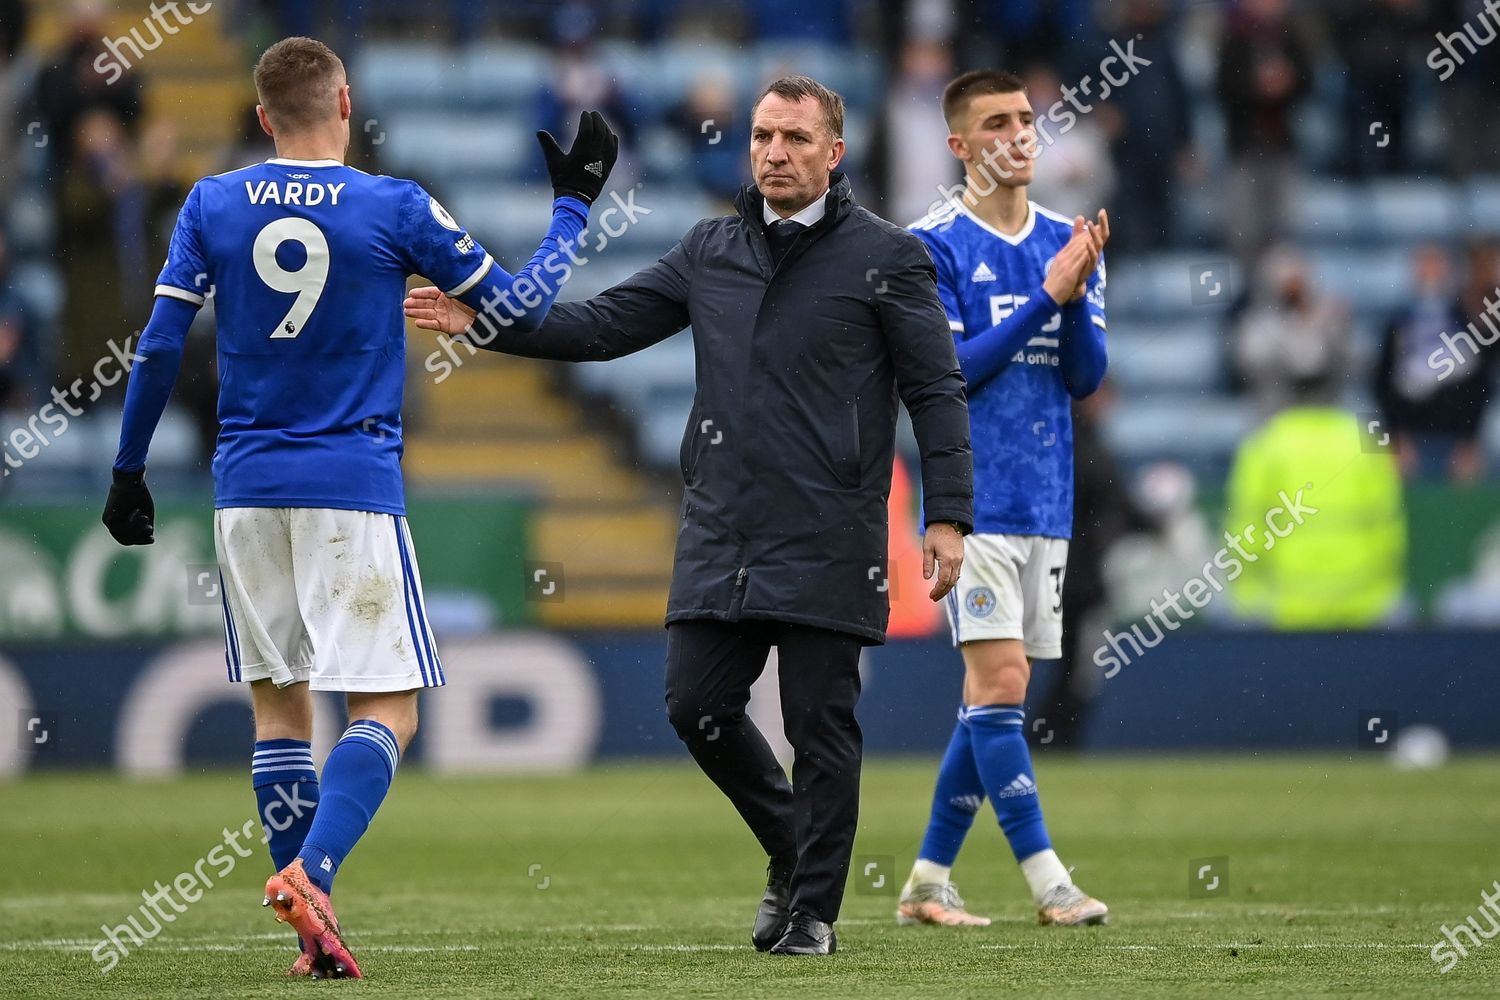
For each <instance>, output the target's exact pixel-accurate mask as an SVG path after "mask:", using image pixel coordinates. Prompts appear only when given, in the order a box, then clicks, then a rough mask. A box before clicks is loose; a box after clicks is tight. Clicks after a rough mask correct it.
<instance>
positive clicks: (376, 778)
mask: <svg viewBox="0 0 1500 1000" xmlns="http://www.w3.org/2000/svg"><path fill="white" fill-rule="evenodd" d="M400 759H401V751H400V749H399V744H398V743H397V742H396V736H395V734H394V733H392V732H391V731H390V730H389V729H387V728H386V727H385V726H383V725H381V724H380V723H378V722H376V721H374V720H373V719H360V720H358V721H357V722H354V723H351V724H350V726H349V728H348V729H346V730H344V735H343V737H342V738H340V740H339V741H338V743H337V744H335V745H334V748H333V751H332V752H331V753H329V755H328V762H327V763H326V764H324V765H323V798H322V801H321V802H320V803H319V805H318V812H317V816H316V817H314V819H313V824H312V829H310V830H309V831H308V832H307V839H306V841H305V843H304V844H303V845H302V849H301V850H300V851H299V852H298V854H297V856H298V857H299V858H301V859H302V866H303V867H304V868H305V869H307V875H308V878H310V879H312V881H313V883H314V884H315V885H317V887H318V888H320V889H322V890H323V891H324V892H329V891H331V890H332V888H333V877H334V875H336V874H337V873H338V870H339V866H340V865H342V864H343V863H344V858H346V857H347V856H348V855H349V852H350V851H352V850H354V845H355V844H356V843H358V842H359V838H360V837H362V836H364V833H365V830H367V829H368V828H369V826H370V821H371V820H372V819H374V817H375V812H376V810H378V809H379V808H380V803H381V802H383V801H384V800H385V794H386V792H387V791H389V790H390V787H391V781H392V779H394V778H395V776H396V765H397V763H398V762H399V761H400Z"/></svg>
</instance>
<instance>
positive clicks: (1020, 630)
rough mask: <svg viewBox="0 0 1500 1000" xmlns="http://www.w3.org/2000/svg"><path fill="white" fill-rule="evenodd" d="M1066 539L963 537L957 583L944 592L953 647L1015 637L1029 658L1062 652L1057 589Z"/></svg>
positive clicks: (1063, 568)
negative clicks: (961, 562) (962, 551)
mask: <svg viewBox="0 0 1500 1000" xmlns="http://www.w3.org/2000/svg"><path fill="white" fill-rule="evenodd" d="M1067 567H1068V540H1067V539H1066V538H1047V537H1045V536H1043V535H966V536H964V565H963V571H962V572H961V573H960V575H959V578H958V585H957V586H956V587H954V588H953V590H952V591H951V592H950V593H949V594H948V599H947V601H946V602H945V604H944V606H945V607H946V608H947V610H948V627H949V628H950V629H951V630H952V632H953V645H955V646H958V645H961V644H963V643H966V642H978V641H980V640H984V639H1020V640H1022V642H1023V643H1024V644H1025V647H1026V655H1027V656H1028V657H1030V658H1031V659H1033V660H1055V659H1057V658H1058V657H1059V656H1061V655H1062V588H1063V575H1064V574H1065V573H1066V572H1067Z"/></svg>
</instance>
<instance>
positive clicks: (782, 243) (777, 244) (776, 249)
mask: <svg viewBox="0 0 1500 1000" xmlns="http://www.w3.org/2000/svg"><path fill="white" fill-rule="evenodd" d="M806 228H807V227H806V226H804V225H803V224H802V223H800V222H793V221H792V220H791V219H777V220H776V221H775V222H773V223H771V224H770V225H768V226H766V244H767V245H768V246H769V247H770V248H771V267H773V268H776V267H780V266H781V259H782V258H783V257H785V256H786V252H787V250H789V249H791V246H792V241H793V240H795V239H796V238H797V234H798V233H800V232H802V230H804V229H806Z"/></svg>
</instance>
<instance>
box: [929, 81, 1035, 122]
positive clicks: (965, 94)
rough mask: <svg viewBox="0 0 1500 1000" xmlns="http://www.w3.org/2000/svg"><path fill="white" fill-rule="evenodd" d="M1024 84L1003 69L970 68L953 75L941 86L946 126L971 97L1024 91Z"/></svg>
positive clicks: (966, 104)
mask: <svg viewBox="0 0 1500 1000" xmlns="http://www.w3.org/2000/svg"><path fill="white" fill-rule="evenodd" d="M1025 89H1026V84H1024V83H1022V82H1021V78H1020V77H1019V76H1017V75H1016V74H1014V73H1009V72H1006V71H1005V70H1003V69H971V70H969V72H967V73H964V74H963V75H962V76H957V77H954V78H953V79H952V80H951V81H949V83H948V86H946V87H944V88H943V118H944V120H946V121H947V122H948V127H949V128H952V127H953V119H955V118H957V117H958V115H959V113H960V112H961V111H963V110H964V108H965V107H967V106H968V103H969V101H970V100H971V99H973V98H975V97H979V96H981V95H983V94H1015V93H1019V92H1022V91H1025Z"/></svg>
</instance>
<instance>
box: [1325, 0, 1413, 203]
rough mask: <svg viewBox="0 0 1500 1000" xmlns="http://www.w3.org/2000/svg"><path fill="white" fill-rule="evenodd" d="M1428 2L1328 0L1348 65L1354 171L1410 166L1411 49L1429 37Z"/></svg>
mask: <svg viewBox="0 0 1500 1000" xmlns="http://www.w3.org/2000/svg"><path fill="white" fill-rule="evenodd" d="M1426 8H1427V0H1328V17H1329V22H1330V23H1329V28H1330V29H1331V31H1332V35H1333V40H1334V44H1335V47H1336V49H1337V50H1338V54H1339V56H1340V57H1341V58H1342V59H1343V61H1344V66H1345V68H1346V70H1347V75H1346V77H1345V79H1344V114H1343V116H1342V117H1343V120H1344V123H1345V125H1346V126H1347V128H1348V130H1349V131H1348V137H1347V139H1346V148H1345V152H1346V159H1347V161H1348V162H1347V164H1346V166H1347V167H1348V169H1349V171H1350V172H1351V173H1353V174H1355V175H1356V176H1368V175H1371V174H1389V173H1395V172H1396V171H1398V170H1400V169H1402V168H1403V167H1409V166H1412V164H1411V163H1409V162H1408V157H1409V156H1410V150H1411V146H1410V138H1411V137H1410V129H1409V127H1408V121H1409V120H1408V118H1407V113H1406V112H1407V107H1408V104H1409V102H1410V100H1411V90H1410V80H1409V75H1410V74H1409V71H1408V55H1409V54H1410V50H1411V47H1412V42H1413V40H1416V39H1421V38H1423V37H1424V36H1425V37H1426V38H1427V39H1428V40H1430V39H1431V34H1430V33H1429V32H1427V30H1426V29H1427V27H1428V24H1429V17H1428V13H1429V12H1428V11H1427V9H1426ZM1377 122H1378V123H1379V124H1380V126H1381V128H1380V129H1379V130H1377V131H1376V132H1375V133H1374V134H1373V135H1372V133H1371V131H1370V129H1371V128H1372V127H1374V125H1375V123H1377ZM1382 143H1383V145H1382Z"/></svg>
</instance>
